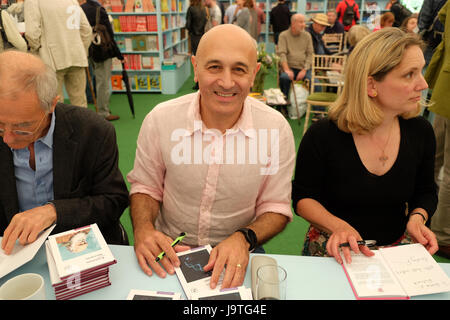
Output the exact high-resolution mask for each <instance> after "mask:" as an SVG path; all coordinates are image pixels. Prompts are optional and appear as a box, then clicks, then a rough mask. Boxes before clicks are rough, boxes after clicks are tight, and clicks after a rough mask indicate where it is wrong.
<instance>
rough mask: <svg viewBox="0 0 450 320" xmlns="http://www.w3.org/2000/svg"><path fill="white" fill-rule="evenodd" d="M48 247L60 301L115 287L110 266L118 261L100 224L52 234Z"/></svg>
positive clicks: (47, 243)
mask: <svg viewBox="0 0 450 320" xmlns="http://www.w3.org/2000/svg"><path fill="white" fill-rule="evenodd" d="M45 248H46V252H47V264H48V269H49V273H50V280H51V282H52V286H53V288H54V290H55V297H56V299H57V300H67V299H71V298H74V297H77V296H79V295H82V294H85V293H88V292H91V291H94V290H97V289H100V288H103V287H106V286H109V285H110V284H111V283H110V281H109V266H110V265H112V264H115V263H116V260H115V258H114V256H113V254H112V252H111V250H110V249H109V247H108V245H107V244H106V241H105V239H104V238H103V236H102V234H101V232H100V230H99V228H98V226H97V224H91V225H89V226H86V227H83V228H79V229H73V230H70V231H66V232H62V233H58V234H55V235H51V236H49V237H48V240H47V241H46V242H45Z"/></svg>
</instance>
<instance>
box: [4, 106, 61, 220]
mask: <svg viewBox="0 0 450 320" xmlns="http://www.w3.org/2000/svg"><path fill="white" fill-rule="evenodd" d="M55 118H56V117H55V113H54V112H53V114H52V119H51V122H50V128H49V129H48V132H47V134H46V135H45V136H43V137H41V138H39V139H38V140H36V141H35V142H34V153H35V162H36V170H33V169H31V167H30V151H29V150H28V147H26V148H23V149H11V150H12V153H13V161H14V175H15V177H16V187H17V195H18V199H19V210H20V212H22V211H26V210H30V209H33V208H35V207H39V206H42V205H44V204H46V203H47V202H48V201H51V200H53V197H54V196H53V131H54V129H55Z"/></svg>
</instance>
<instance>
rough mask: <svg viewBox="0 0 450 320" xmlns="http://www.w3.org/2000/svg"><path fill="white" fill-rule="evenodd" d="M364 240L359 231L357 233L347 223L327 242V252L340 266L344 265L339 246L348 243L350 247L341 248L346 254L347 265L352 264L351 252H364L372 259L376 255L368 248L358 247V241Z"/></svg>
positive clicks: (343, 223)
mask: <svg viewBox="0 0 450 320" xmlns="http://www.w3.org/2000/svg"><path fill="white" fill-rule="evenodd" d="M359 240H362V238H361V236H360V235H359V233H358V231H356V230H355V229H354V228H353V227H352V226H351V225H349V224H348V223H346V222H344V221H343V222H342V224H341V225H340V226H339V227H338V228H337V229H336V230H335V231H334V232H333V233H332V234H331V236H330V238H329V239H328V242H327V251H328V253H329V254H330V255H331V256H333V257H334V258H335V259H336V261H337V262H338V263H339V264H342V263H343V262H342V257H341V253H340V250H339V249H340V247H339V245H341V244H343V243H348V244H349V247H341V249H342V252H343V253H344V257H345V261H346V262H347V263H351V262H352V258H351V254H350V250H352V251H353V252H355V253H360V252H362V253H363V254H364V255H366V256H368V257H371V256H373V255H374V253H373V252H372V251H370V249H369V248H368V247H367V246H358V243H357V241H359Z"/></svg>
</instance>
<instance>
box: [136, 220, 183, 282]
mask: <svg viewBox="0 0 450 320" xmlns="http://www.w3.org/2000/svg"><path fill="white" fill-rule="evenodd" d="M172 242H173V239H172V238H170V237H168V236H166V235H165V234H164V233H162V232H160V231H157V230H155V229H154V227H153V226H152V225H150V224H149V225H147V227H144V226H140V227H139V228H138V229H136V230H135V232H134V251H135V253H136V257H137V259H138V262H139V265H140V266H141V269H142V270H143V271H144V272H145V273H146V274H147V275H149V276H151V275H152V274H153V272H152V270H153V271H154V272H156V274H157V275H158V276H159V277H161V278H165V277H166V272H168V273H169V274H174V273H175V270H174V267H179V266H180V260H179V259H178V256H177V255H176V252H181V251H185V250H189V249H190V247H188V246H183V245H176V246H175V247H173V248H172ZM162 251H164V252H165V253H166V255H165V256H164V258H162V259H161V260H160V263H158V262H155V259H156V257H157V256H158V255H159V254H160V253H161V252H162Z"/></svg>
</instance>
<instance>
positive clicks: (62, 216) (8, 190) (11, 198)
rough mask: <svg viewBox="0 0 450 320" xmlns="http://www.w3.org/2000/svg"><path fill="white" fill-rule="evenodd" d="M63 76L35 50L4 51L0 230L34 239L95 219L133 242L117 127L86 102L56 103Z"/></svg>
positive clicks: (6, 244)
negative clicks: (126, 220)
mask: <svg viewBox="0 0 450 320" xmlns="http://www.w3.org/2000/svg"><path fill="white" fill-rule="evenodd" d="M28 1H29V0H27V2H28ZM57 84H58V80H57V77H56V74H55V71H53V70H52V69H51V68H50V67H49V66H47V65H45V64H44V63H43V61H42V60H41V59H40V58H39V57H38V56H36V55H32V54H30V53H24V52H19V51H14V50H11V51H5V52H3V53H1V54H0V172H1V176H2V187H1V188H0V234H2V235H3V239H2V243H1V246H2V249H3V250H4V251H5V252H6V254H10V253H11V250H12V249H13V248H14V245H15V243H16V240H19V243H20V244H22V245H25V244H28V243H31V242H34V241H35V240H36V238H37V236H38V235H39V233H40V232H41V231H43V230H44V229H46V228H47V227H49V226H50V225H52V224H53V223H56V227H55V229H54V230H53V233H59V232H63V231H67V230H70V229H74V228H80V227H83V226H86V225H88V224H92V223H97V224H98V227H99V229H100V230H101V232H102V234H103V236H104V238H105V240H106V242H107V243H110V244H128V237H127V236H126V233H125V231H124V229H123V227H122V225H121V224H120V220H119V219H120V216H121V215H122V213H123V211H124V210H125V208H126V207H127V206H128V190H127V186H126V184H125V181H124V179H123V176H122V174H121V172H120V170H119V166H118V159H119V155H118V149H117V142H116V134H115V131H114V127H113V126H112V125H111V124H110V123H109V122H107V121H105V120H104V119H103V118H102V117H100V116H99V115H97V114H96V113H95V112H93V111H92V110H89V109H85V108H80V107H77V106H70V105H65V104H62V103H58V100H59V97H58V85H57Z"/></svg>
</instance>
